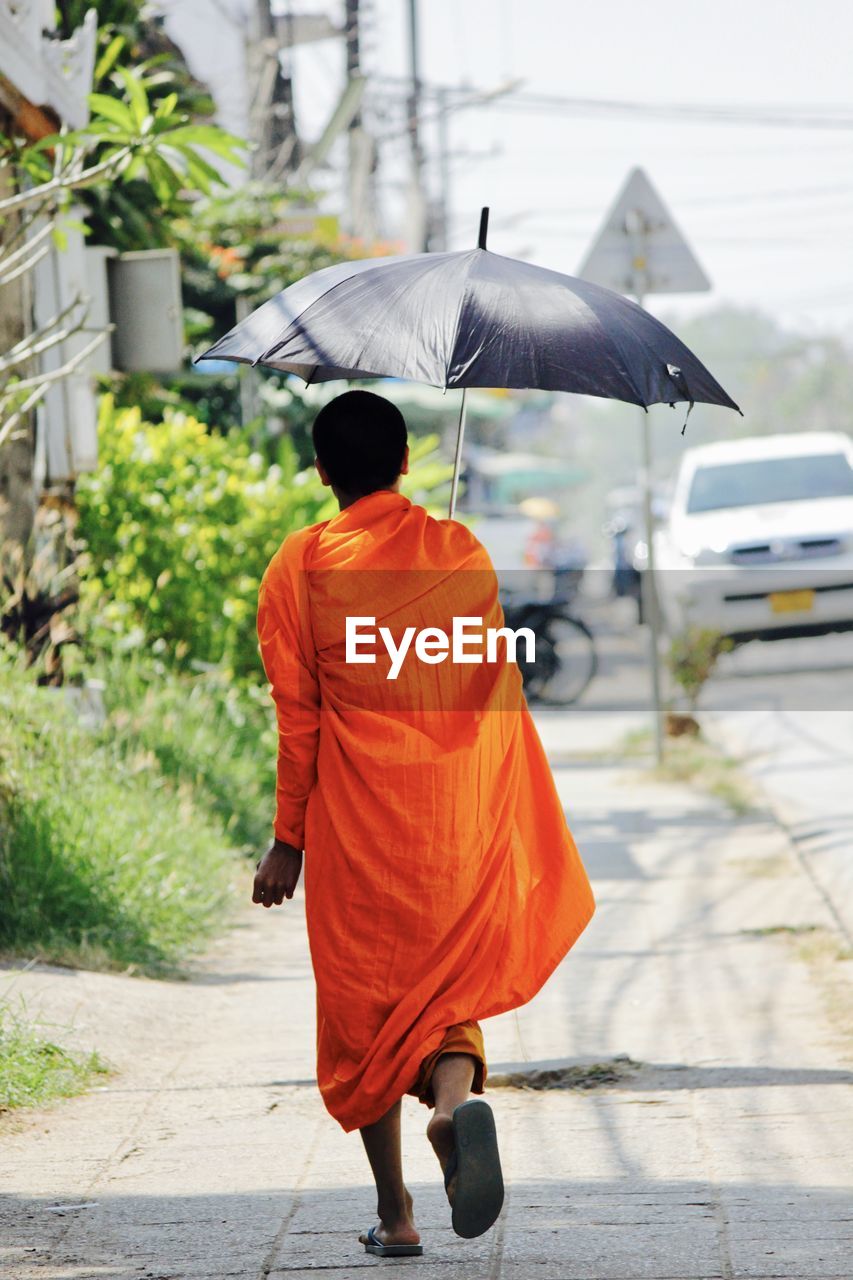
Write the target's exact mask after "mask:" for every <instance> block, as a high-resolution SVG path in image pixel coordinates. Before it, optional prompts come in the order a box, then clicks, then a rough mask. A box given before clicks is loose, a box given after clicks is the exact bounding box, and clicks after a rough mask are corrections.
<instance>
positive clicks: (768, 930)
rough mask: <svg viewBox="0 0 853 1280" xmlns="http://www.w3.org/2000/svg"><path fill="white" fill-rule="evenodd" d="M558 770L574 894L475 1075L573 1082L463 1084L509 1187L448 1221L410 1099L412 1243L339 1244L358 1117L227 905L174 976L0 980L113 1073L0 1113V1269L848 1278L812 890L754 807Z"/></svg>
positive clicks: (850, 1100) (303, 976)
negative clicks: (496, 1212)
mask: <svg viewBox="0 0 853 1280" xmlns="http://www.w3.org/2000/svg"><path fill="white" fill-rule="evenodd" d="M579 723H580V722H579ZM558 780H559V785H560V787H561V791H562V793H563V795H564V798H565V803H566V806H567V809H568V810H569V812H570V814H571V815H572V822H573V825H574V827H575V830H576V834H577V836H578V840H579V843H580V845H581V847H582V849H583V851H584V853H585V856H586V859H587V862H588V865H589V867H590V869H591V871H592V874H593V876H594V879H595V883H596V889H597V893H598V901H599V908H598V913H597V915H596V918H595V920H594V921H593V924H592V925H591V927H590V929H589V930H588V931H587V934H586V935H585V936H584V938H583V939H582V941H581V942H580V943H579V945H578V947H577V948H576V950H575V952H574V953H573V955H572V956H571V957H570V959H569V961H568V962H567V963H566V964H565V965H564V966H563V967H562V968H561V970H560V971H559V972H558V973H557V975H555V977H554V978H553V979H552V981H551V982H550V983H549V984H548V985H547V987H546V988H545V990H544V991H543V992H542V993H541V995H540V997H539V998H538V999H537V1000H536V1001H535V1002H534V1003H533V1004H532V1005H530V1006H528V1007H527V1008H526V1009H524V1010H522V1011H520V1013H519V1014H518V1015H517V1016H516V1015H508V1016H506V1017H503V1018H499V1019H495V1020H493V1021H492V1022H491V1023H489V1024H487V1028H486V1029H487V1039H488V1044H489V1048H490V1055H491V1061H492V1070H493V1072H495V1073H496V1074H503V1076H504V1078H505V1079H509V1080H512V1079H517V1078H518V1077H517V1076H515V1075H514V1074H513V1073H517V1072H521V1073H530V1072H532V1071H535V1070H536V1069H538V1068H539V1067H541V1066H543V1065H544V1066H552V1067H555V1068H556V1070H557V1071H558V1072H559V1071H563V1072H564V1073H567V1074H566V1075H565V1079H567V1080H568V1081H569V1082H571V1080H573V1079H575V1080H576V1078H577V1074H578V1069H580V1070H581V1073H582V1074H583V1073H585V1076H586V1082H587V1083H591V1082H593V1083H594V1082H595V1081H598V1087H595V1088H589V1089H586V1090H578V1089H565V1088H564V1089H556V1088H551V1089H548V1090H545V1091H530V1090H523V1089H519V1088H509V1087H500V1088H495V1089H494V1090H493V1091H492V1093H491V1101H492V1103H493V1105H494V1108H495V1111H496V1113H497V1119H498V1126H499V1133H500V1139H501V1144H502V1150H503V1156H504V1162H505V1166H506V1173H507V1175H508V1183H509V1195H508V1200H507V1205H506V1209H505V1212H504V1214H503V1216H502V1218H501V1220H500V1222H499V1224H498V1226H497V1228H496V1229H495V1230H494V1231H493V1232H491V1233H490V1234H489V1235H487V1236H486V1237H484V1238H482V1239H481V1240H479V1241H473V1242H463V1241H460V1240H457V1239H456V1237H455V1236H454V1235H453V1234H452V1232H451V1230H450V1226H449V1221H448V1217H449V1215H448V1210H447V1207H446V1204H445V1203H444V1200H443V1196H442V1194H441V1191H440V1184H439V1179H438V1176H437V1175H438V1170H437V1166H436V1165H435V1164H434V1160H433V1158H432V1156H431V1153H430V1152H429V1151H428V1150H427V1148H426V1143H425V1140H424V1138H423V1136H422V1127H423V1123H424V1120H425V1115H426V1113H425V1112H424V1111H423V1109H422V1108H418V1106H417V1104H415V1103H414V1102H409V1100H407V1110H406V1116H405V1120H406V1148H407V1167H408V1170H409V1174H408V1176H409V1180H410V1185H411V1188H412V1190H413V1192H414V1194H415V1200H416V1208H417V1213H418V1220H419V1223H420V1225H421V1229H422V1232H423V1236H424V1243H425V1246H426V1256H425V1257H424V1258H423V1259H422V1260H409V1261H407V1262H402V1263H387V1262H382V1261H379V1260H376V1259H373V1258H369V1257H367V1256H366V1255H365V1254H364V1253H360V1252H359V1250H358V1246H357V1244H356V1241H355V1237H356V1235H357V1233H358V1231H359V1230H360V1229H362V1228H363V1227H364V1226H365V1225H366V1224H368V1223H369V1222H370V1221H371V1209H372V1204H373V1192H372V1190H371V1188H370V1184H369V1179H368V1176H367V1170H366V1163H365V1160H364V1157H363V1155H362V1152H361V1149H360V1143H359V1141H358V1138H357V1137H356V1136H354V1135H353V1136H349V1137H348V1136H346V1135H344V1134H343V1133H342V1132H340V1131H339V1130H338V1128H337V1127H336V1126H335V1124H334V1123H333V1122H332V1121H331V1120H330V1119H329V1118H328V1117H327V1116H326V1115H325V1113H324V1111H323V1109H322V1106H321V1104H320V1103H319V1101H318V1097H317V1095H316V1092H315V1090H314V1087H313V1084H312V1081H311V1076H312V1062H311V1051H312V1045H311V1039H312V987H311V981H310V971H309V964H308V957H307V950H306V946H305V940H304V932H303V922H302V919H301V905H300V903H299V902H298V901H296V902H294V903H293V904H291V906H290V907H289V908H288V909H287V910H286V911H284V910H282V911H272V912H266V913H263V912H261V911H259V910H255V911H254V912H252V911H251V910H248V911H247V912H246V913H245V915H244V916H242V917H241V919H240V922H239V926H238V927H237V928H236V929H235V930H234V931H233V932H232V934H231V935H230V936H229V937H228V938H227V939H226V940H225V941H224V942H223V943H222V944H221V945H220V946H219V947H218V948H217V949H216V951H215V952H214V953H213V954H212V955H211V956H210V957H209V958H208V959H207V960H206V962H205V964H204V965H203V966H202V967H201V971H200V974H199V977H198V979H197V980H196V981H194V982H191V983H171V984H165V983H159V982H151V981H145V980H139V979H131V978H127V977H120V976H110V975H97V974H74V973H71V972H69V971H62V970H56V971H45V970H35V971H31V972H29V973H27V974H24V975H23V976H22V977H21V978H20V979H18V980H17V982H16V984H15V989H16V990H17V991H18V992H20V993H21V994H23V995H25V996H26V998H27V1000H28V1001H29V1003H30V1005H31V1007H35V1006H40V1008H41V1010H42V1012H43V1014H44V1015H45V1016H46V1017H51V1018H53V1019H54V1020H56V1021H61V1022H68V1021H69V1020H71V1019H72V1018H73V1021H74V1032H73V1035H74V1036H75V1037H76V1039H77V1042H78V1043H80V1044H88V1043H91V1044H95V1045H97V1046H98V1047H99V1048H100V1049H101V1050H102V1051H103V1052H105V1053H106V1054H107V1056H109V1057H110V1058H111V1060H112V1061H113V1062H114V1063H115V1064H116V1066H118V1067H119V1068H120V1073H119V1074H118V1075H117V1076H116V1077H115V1078H114V1079H113V1080H112V1081H111V1082H110V1083H109V1084H108V1085H107V1086H106V1087H105V1088H102V1089H100V1090H97V1091H95V1092H93V1093H90V1094H88V1095H86V1096H84V1097H82V1098H79V1099H76V1100H73V1101H71V1102H68V1103H65V1104H62V1105H60V1106H58V1107H56V1108H53V1109H52V1110H47V1111H44V1112H42V1113H40V1114H38V1115H37V1116H36V1117H35V1118H34V1119H32V1118H31V1119H30V1120H28V1121H27V1123H26V1124H25V1125H24V1127H22V1128H21V1129H20V1130H19V1131H17V1132H15V1131H11V1132H10V1131H9V1130H8V1126H7V1128H6V1131H5V1132H4V1133H3V1134H2V1136H0V1149H2V1159H0V1190H2V1191H3V1192H4V1193H5V1196H6V1198H5V1200H4V1202H3V1208H2V1211H0V1271H2V1274H3V1275H4V1276H7V1275H8V1276H9V1277H10V1280H134V1278H144V1280H155V1278H156V1280H167V1278H168V1280H197V1278H198V1280H201V1277H204V1280H225V1278H226V1277H228V1278H230V1277H235V1278H236V1277H239V1280H264V1277H267V1276H269V1277H274V1278H276V1280H306V1278H307V1277H309V1276H319V1275H330V1276H333V1277H336V1278H340V1280H348V1278H349V1277H356V1276H357V1277H362V1276H364V1275H365V1274H366V1272H367V1269H368V1268H375V1267H402V1266H407V1267H411V1268H412V1269H413V1270H412V1273H411V1274H412V1275H413V1276H414V1275H417V1276H418V1277H420V1278H421V1280H432V1278H433V1277H436V1278H437V1277H441V1278H442V1280H449V1278H451V1277H452V1280H457V1278H458V1280H570V1278H578V1280H580V1278H585V1280H586V1278H588V1280H593V1278H594V1280H635V1278H639V1277H645V1278H648V1280H652V1278H656V1280H664V1278H665V1280H700V1278H701V1280H712V1278H713V1280H735V1278H736V1277H747V1276H749V1277H765V1278H767V1280H770V1278H771V1277H773V1278H774V1280H782V1278H793V1277H805V1278H808V1280H829V1278H830V1277H832V1278H833V1280H850V1278H851V1276H853V1199H852V1198H851V1191H850V1182H851V1159H850V1152H851V1151H853V1089H851V1083H853V1000H851V974H850V970H851V968H853V963H851V961H849V960H844V959H839V958H837V957H838V954H839V952H838V944H837V939H836V935H835V934H834V933H833V920H832V917H831V915H830V914H829V912H828V911H827V908H826V906H825V904H824V902H823V900H822V899H821V897H820V895H819V894H818V893H817V891H816V890H815V888H814V886H813V884H812V882H811V881H810V880H809V878H808V877H807V876H806V875H805V874H804V872H803V870H802V867H801V865H800V863H799V862H798V860H797V859H796V858H794V857H793V856H792V855H791V853H790V850H789V846H788V844H787V842H786V840H785V838H784V837H783V836H782V834H781V833H780V831H779V830H778V828H776V827H775V826H774V825H772V824H771V823H769V822H768V821H765V820H764V819H762V818H760V817H756V818H751V819H748V820H741V821H738V822H735V821H733V820H732V819H731V818H730V817H728V816H727V814H726V813H725V812H724V811H723V810H721V809H720V808H719V807H717V805H716V804H714V803H712V802H711V801H709V800H708V799H707V798H706V797H703V796H700V795H698V794H695V793H692V792H689V791H686V790H684V789H682V788H675V787H666V786H661V785H654V786H650V785H649V784H647V783H646V782H645V781H640V780H638V778H637V777H636V776H632V775H631V774H630V773H626V772H625V771H624V770H620V769H618V768H613V767H603V766H602V765H601V764H600V763H599V764H583V763H582V762H580V763H575V764H573V765H572V766H571V767H570V768H569V767H567V768H565V769H559V770H558ZM780 928H784V929H785V930H788V931H789V932H778V930H779V929H780ZM792 930H801V931H802V930H809V931H806V932H790V931H792ZM806 948H807V949H808V956H805V955H804V954H803V952H804V949H806ZM4 976H5V977H6V979H7V980H8V979H10V978H11V975H9V974H7V975H4ZM5 985H7V984H6V983H3V984H0V989H2V987H3V986H5ZM70 1034H71V1033H68V1032H66V1033H63V1035H64V1038H65V1039H66V1040H68V1038H69V1035H70ZM620 1055H627V1056H628V1057H629V1058H630V1059H631V1060H632V1061H633V1062H634V1063H636V1064H639V1065H637V1066H632V1065H630V1063H626V1062H625V1061H624V1059H621V1058H620ZM614 1077H615V1079H614ZM522 1078H525V1077H524V1075H522ZM526 1078H528V1079H529V1078H530V1077H529V1075H528V1076H527V1077H526ZM558 1078H559V1077H558ZM608 1078H609V1082H608ZM4 1268H5V1269H4Z"/></svg>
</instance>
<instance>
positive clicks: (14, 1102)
mask: <svg viewBox="0 0 853 1280" xmlns="http://www.w3.org/2000/svg"><path fill="white" fill-rule="evenodd" d="M107 1071H108V1068H107V1066H106V1064H105V1063H104V1062H103V1061H102V1059H101V1058H100V1057H99V1056H98V1054H96V1053H88V1054H79V1053H70V1052H69V1051H68V1050H67V1049H63V1048H62V1047H61V1046H60V1045H58V1044H56V1043H55V1041H54V1040H52V1039H45V1038H44V1037H43V1036H42V1035H40V1034H39V1029H38V1028H37V1027H36V1026H34V1025H33V1024H32V1023H31V1022H30V1021H29V1020H28V1019H27V1018H26V1017H25V1016H24V1015H23V1012H18V1011H17V1010H15V1009H13V1008H12V1007H11V1005H10V1004H9V1002H8V1001H0V1115H2V1113H3V1112H4V1111H12V1110H13V1109H14V1108H16V1107H35V1106H38V1105H40V1104H41V1103H44V1102H49V1101H50V1100H51V1099H52V1098H68V1097H70V1096H71V1095H72V1094H75V1093H80V1092H81V1090H83V1089H85V1088H86V1085H87V1084H88V1083H89V1082H90V1080H91V1079H92V1077H93V1076H95V1075H105V1074H106V1073H107Z"/></svg>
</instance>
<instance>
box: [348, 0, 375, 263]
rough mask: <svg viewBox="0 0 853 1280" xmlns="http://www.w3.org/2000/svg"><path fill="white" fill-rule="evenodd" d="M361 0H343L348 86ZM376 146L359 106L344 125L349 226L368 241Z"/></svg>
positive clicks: (356, 61)
mask: <svg viewBox="0 0 853 1280" xmlns="http://www.w3.org/2000/svg"><path fill="white" fill-rule="evenodd" d="M359 9H360V0H346V4H345V11H344V24H345V25H344V38H345V40H346V78H347V85H348V86H351V85H353V84H354V83H355V82H356V81H358V80H360V79H361V25H360V13H359ZM375 168H376V148H375V145H374V142H373V139H372V138H371V137H370V135H369V134H368V132H367V131H366V130H365V128H364V125H363V120H362V114H361V110H360V109H359V110H358V111H356V112H354V114H353V116H352V119H351V120H350V122H349V125H348V126H347V177H348V200H349V226H350V231H351V232H352V234H353V235H354V236H355V237H356V239H359V240H363V241H365V242H366V243H370V242H371V241H373V240H374V239H375V238H376V216H375V207H376V204H375V198H374V184H373V175H374V171H375Z"/></svg>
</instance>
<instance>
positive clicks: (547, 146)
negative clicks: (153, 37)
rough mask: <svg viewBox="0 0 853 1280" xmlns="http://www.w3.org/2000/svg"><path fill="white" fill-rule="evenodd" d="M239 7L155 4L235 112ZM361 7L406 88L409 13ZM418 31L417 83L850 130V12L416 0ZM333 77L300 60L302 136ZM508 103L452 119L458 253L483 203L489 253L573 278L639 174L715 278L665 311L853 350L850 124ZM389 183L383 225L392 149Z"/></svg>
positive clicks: (381, 63) (737, 4)
mask: <svg viewBox="0 0 853 1280" xmlns="http://www.w3.org/2000/svg"><path fill="white" fill-rule="evenodd" d="M241 3H245V0H164V3H163V7H164V8H167V9H168V10H169V11H170V12H171V13H172V15H173V18H172V21H171V25H170V29H171V30H172V31H173V34H174V35H175V38H176V39H178V40H179V42H181V43H182V47H183V48H184V50H185V52H186V54H187V55H188V56H189V57H190V58H191V59H193V60H194V61H195V62H196V64H197V65H196V70H197V72H198V73H199V74H201V75H202V76H204V77H205V78H207V79H208V81H209V83H210V85H211V88H212V89H213V91H214V93H216V92H217V88H219V92H220V100H221V102H222V105H223V106H226V107H228V108H230V110H231V111H234V110H236V111H238V112H239V109H240V100H241V98H242V94H241V88H242V85H241V84H240V80H241V76H242V71H241V70H240V64H239V56H240V55H239V46H240V36H239V31H238V30H235V29H234V28H233V27H229V24H228V23H227V22H226V21H225V19H224V17H223V16H222V12H221V11H222V9H223V8H224V9H229V8H230V9H232V11H233V10H237V9H238V8H239V6H240V4H241ZM279 7H280V9H282V10H284V9H285V8H286V3H284V0H280V3H279ZM363 7H364V19H363V21H364V28H365V31H364V37H363V43H364V70H365V71H366V72H367V73H368V74H371V73H372V74H374V75H376V74H378V75H385V76H392V77H393V76H403V75H405V74H406V71H407V43H406V15H407V10H408V3H407V0H363ZM293 9H294V12H308V11H324V12H327V13H329V14H330V16H332V17H333V18H335V19H337V20H340V18H341V14H342V10H343V2H342V0H327V2H326V3H325V4H324V3H322V2H321V0H302V2H301V3H294V5H293ZM420 32H421V49H422V75H423V79H424V80H425V81H428V82H433V83H439V84H446V85H458V84H460V83H462V82H464V83H466V84H469V85H473V86H477V87H482V88H484V89H489V88H493V87H495V86H497V85H498V84H500V83H503V82H506V81H507V80H510V79H515V78H520V79H522V80H523V81H524V85H523V89H522V92H523V93H525V94H530V93H547V94H559V95H561V96H568V97H584V98H586V97H589V98H597V99H620V100H625V99H628V100H631V101H640V102H653V103H668V104H671V103H697V104H704V103H712V104H723V103H725V104H731V105H740V104H757V105H766V104H774V105H775V106H777V107H780V108H781V107H789V108H790V109H791V111H792V113H794V114H796V112H797V110H798V109H799V110H800V111H802V110H804V109H807V110H813V109H814V108H817V107H830V108H831V107H834V108H838V109H839V111H840V113H841V114H843V115H844V116H846V117H847V118H848V119H849V120H851V122H853V4H851V3H850V0H809V2H808V3H806V0H713V3H711V2H709V0H652V3H645V4H644V3H638V2H637V0H596V2H595V3H589V2H587V3H578V2H577V0H420ZM342 75H343V49H342V47H341V45H340V44H339V43H338V42H335V41H330V42H326V43H324V44H322V45H317V46H314V47H311V48H309V49H303V50H300V51H299V53H298V55H297V58H296V62H295V83H296V89H297V109H298V113H299V116H300V121H301V124H302V127H303V128H304V130H305V131H306V132H307V133H308V134H309V135H310V134H311V133H313V132H318V131H319V127H320V125H321V124H322V121H323V119H324V117H325V115H326V114H328V111H329V110H330V109H331V105H332V104H333V101H334V97H335V94H336V92H338V91H339V89H340V85H341V80H342ZM506 105H507V104H506V103H504V104H503V106H501V107H499V106H498V105H497V104H494V105H492V106H491V107H487V108H481V109H478V110H469V111H465V112H460V113H458V114H457V115H455V116H454V118H453V122H452V127H451V143H452V149H453V151H454V152H456V153H457V154H456V158H455V159H454V161H453V164H452V211H453V214H454V237H453V243H452V246H451V247H466V246H467V245H469V244H471V243H473V241H474V239H475V236H476V228H477V221H478V216H479V209H480V206H481V205H483V204H488V205H490V206H491V208H492V230H491V233H490V238H489V245H490V248H493V249H495V250H496V251H498V252H501V253H508V254H511V255H515V256H520V257H525V258H529V259H531V260H533V261H536V262H539V263H542V264H544V265H548V266H551V267H553V268H555V269H557V270H562V271H567V272H570V273H571V272H574V271H575V270H576V269H577V267H578V264H579V262H580V260H581V258H582V257H583V254H584V252H585V249H586V247H587V245H588V243H589V241H590V239H591V237H592V236H593V235H594V233H595V231H596V229H597V226H598V224H599V222H600V219H601V217H602V216H603V214H604V212H605V210H606V208H607V206H608V205H609V204H610V202H611V200H612V199H613V197H614V196H615V194H616V191H617V189H618V188H619V187H620V186H621V184H622V182H623V180H624V178H625V176H626V174H627V172H628V170H629V169H631V168H632V167H633V166H634V165H637V164H639V165H642V166H643V167H644V168H645V169H646V171H647V173H648V174H649V176H650V177H651V179H652V181H653V182H654V183H655V185H656V186H657V187H658V189H659V191H660V192H661V194H662V196H663V198H664V200H665V201H666V202H667V203H668V204H669V205H670V207H671V209H672V211H673V213H674V215H675V217H676V219H677V220H678V222H679V223H680V225H681V228H682V230H683V231H684V232H685V234H686V235H687V237H688V239H689V240H690V241H691V243H692V245H693V247H694V250H695V251H696V253H697V255H698V257H699V259H700V261H701V262H702V264H703V266H704V267H705V270H706V271H707V273H708V275H709V276H710V278H711V280H712V282H713V284H714V291H713V293H712V294H710V295H708V294H706V295H703V296H701V297H698V296H697V297H696V298H695V299H693V298H691V299H688V298H686V297H685V298H684V299H675V298H668V299H661V300H660V305H661V306H663V307H665V309H666V310H667V311H668V312H669V313H670V314H671V313H672V310H673V309H674V304H675V306H676V308H678V309H682V310H686V309H688V308H689V309H691V310H693V309H695V308H696V307H697V306H700V307H703V308H704V307H707V306H708V305H709V304H712V303H715V302H721V301H723V300H726V301H733V302H737V303H739V304H744V305H754V306H756V307H760V308H762V309H764V310H767V311H770V312H771V313H773V314H776V315H779V316H780V317H781V318H782V319H784V320H785V321H787V322H790V323H792V324H796V325H798V326H800V327H801V328H804V329H808V330H825V329H832V330H835V331H840V332H844V333H846V334H847V335H848V336H851V337H853V127H848V128H847V129H843V130H842V129H835V130H830V129H816V128H796V129H790V128H785V129H783V128H758V127H756V126H753V125H749V126H747V125H742V124H737V125H736V124H717V123H713V124H705V123H694V122H684V121H679V120H678V119H677V118H675V119H654V118H651V119H650V118H637V117H634V118H631V117H630V116H629V115H619V116H608V117H604V118H601V117H589V116H579V115H560V116H547V115H544V114H530V113H528V112H524V113H522V112H515V111H509V110H506V109H505V106H506ZM425 141H426V143H427V145H428V147H429V146H430V144H432V143H433V142H434V139H433V138H432V136H431V135H430V134H429V133H426V134H425ZM490 153H491V154H490ZM380 174H381V177H382V179H383V192H385V194H386V200H387V205H386V207H387V209H388V211H389V216H390V217H391V218H392V219H399V214H400V197H399V184H400V183H401V181H402V180H403V179H404V178H405V166H404V163H403V152H402V150H401V149H400V148H399V147H397V148H395V149H394V151H393V152H389V153H388V154H387V155H386V157H385V161H384V164H383V167H382V169H381V171H380ZM395 191H396V192H397V198H396V199H395V198H394V194H395ZM330 198H331V199H333V200H334V199H336V198H337V192H335V193H334V196H333V195H332V193H331V192H330ZM389 231H390V232H391V233H392V234H395V233H396V234H400V233H401V227H400V226H399V225H397V226H393V225H392V226H390V227H389ZM652 301H653V300H651V299H650V303H651V302H652ZM656 309H659V308H656Z"/></svg>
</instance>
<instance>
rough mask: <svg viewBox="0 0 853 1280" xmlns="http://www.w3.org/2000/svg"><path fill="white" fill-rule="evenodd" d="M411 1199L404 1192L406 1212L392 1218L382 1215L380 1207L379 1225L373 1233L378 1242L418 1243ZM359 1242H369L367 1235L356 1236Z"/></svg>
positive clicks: (419, 1239)
mask: <svg viewBox="0 0 853 1280" xmlns="http://www.w3.org/2000/svg"><path fill="white" fill-rule="evenodd" d="M412 1208H413V1201H412V1197H411V1195H410V1194H409V1192H408V1191H407V1192H406V1213H405V1215H404V1216H403V1217H397V1218H396V1219H395V1218H392V1217H391V1215H390V1214H386V1216H385V1217H384V1218H383V1217H382V1210H381V1208H380V1211H379V1214H380V1217H379V1225H378V1226H377V1227H376V1228H375V1231H374V1234H375V1236H376V1239H377V1240H378V1241H379V1243H380V1244H420V1242H421V1237H420V1234H419V1232H418V1231H417V1229H416V1227H415V1219H414V1215H413V1213H412ZM358 1240H359V1244H369V1243H370V1242H369V1241H368V1239H367V1235H366V1234H364V1235H360V1236H359V1237H358Z"/></svg>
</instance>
